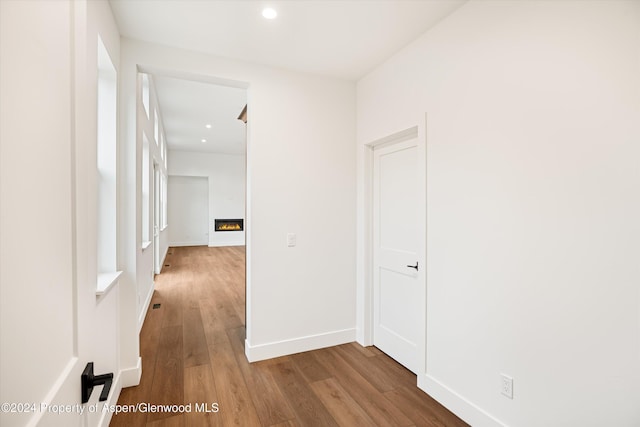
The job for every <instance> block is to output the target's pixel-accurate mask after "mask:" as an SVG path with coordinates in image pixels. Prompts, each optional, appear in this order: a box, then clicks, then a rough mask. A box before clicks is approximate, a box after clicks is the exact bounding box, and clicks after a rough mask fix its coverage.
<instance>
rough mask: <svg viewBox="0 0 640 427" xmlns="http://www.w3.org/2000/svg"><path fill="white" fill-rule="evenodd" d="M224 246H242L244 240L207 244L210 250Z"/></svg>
mask: <svg viewBox="0 0 640 427" xmlns="http://www.w3.org/2000/svg"><path fill="white" fill-rule="evenodd" d="M225 246H244V240H243V241H236V242H209V247H210V248H222V247H225Z"/></svg>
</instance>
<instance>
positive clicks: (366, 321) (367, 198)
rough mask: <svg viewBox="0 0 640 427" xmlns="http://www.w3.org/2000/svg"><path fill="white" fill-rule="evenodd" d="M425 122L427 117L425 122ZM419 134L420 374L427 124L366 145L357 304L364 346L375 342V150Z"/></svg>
mask: <svg viewBox="0 0 640 427" xmlns="http://www.w3.org/2000/svg"><path fill="white" fill-rule="evenodd" d="M424 123H425V124H426V121H425V122H424ZM413 138H416V140H417V154H418V158H419V161H420V163H419V164H421V165H423V167H418V183H417V189H418V190H417V191H418V193H419V194H422V195H424V198H423V201H424V202H423V203H418V218H421V220H419V221H418V230H417V232H418V234H419V236H420V237H419V238H420V242H419V244H418V251H417V259H418V262H419V263H420V265H421V266H424V267H423V268H421V269H420V271H419V277H418V279H419V280H420V281H421V282H422V284H423V286H421V295H420V300H421V301H423V304H421V305H420V307H421V308H422V310H421V312H420V314H419V317H420V319H421V322H420V329H419V337H420V338H419V340H418V352H419V355H418V360H419V366H420V368H419V372H418V378H420V377H421V375H423V374H425V373H426V330H427V328H426V325H427V316H426V314H427V305H426V303H427V287H426V277H427V268H428V265H427V262H426V241H427V238H426V224H427V221H426V218H427V215H426V200H427V197H426V194H427V179H426V178H427V176H426V165H427V150H426V126H425V125H417V126H413V127H410V128H408V129H405V130H402V131H399V132H396V133H393V134H391V135H388V136H385V137H383V138H380V139H377V140H375V141H372V142H369V143H367V144H365V145H364V162H363V163H364V181H363V193H364V194H363V214H364V215H363V227H362V229H361V230H362V237H361V243H362V249H363V251H362V253H361V254H359V258H360V262H361V268H362V269H361V271H360V274H361V275H362V276H361V282H362V283H363V287H362V292H361V294H360V295H359V301H358V304H359V305H360V307H361V311H360V313H359V314H360V319H358V323H359V324H360V325H362V334H359V341H360V343H361V344H363V345H365V346H369V345H373V309H374V302H373V268H374V265H373V209H374V206H373V180H374V176H373V162H374V156H373V151H374V149H376V148H381V147H384V146H389V145H393V144H397V143H400V142H403V141H407V140H409V139H413Z"/></svg>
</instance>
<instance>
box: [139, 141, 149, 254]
mask: <svg viewBox="0 0 640 427" xmlns="http://www.w3.org/2000/svg"><path fill="white" fill-rule="evenodd" d="M141 170H142V179H141V182H142V188H141V194H142V236H141V237H142V248H143V249H146V248H147V247H148V246H149V245H150V244H151V235H150V218H151V216H150V206H151V205H150V204H151V198H150V197H149V188H150V187H149V184H150V159H149V139H148V138H147V135H146V134H144V133H143V134H142V168H141Z"/></svg>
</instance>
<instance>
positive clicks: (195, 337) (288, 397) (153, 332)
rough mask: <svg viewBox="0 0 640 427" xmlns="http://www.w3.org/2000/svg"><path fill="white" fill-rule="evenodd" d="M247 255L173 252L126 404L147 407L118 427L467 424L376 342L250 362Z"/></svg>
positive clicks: (120, 418)
mask: <svg viewBox="0 0 640 427" xmlns="http://www.w3.org/2000/svg"><path fill="white" fill-rule="evenodd" d="M244 256H245V253H244V247H219V248H209V247H179V248H170V249H169V254H168V255H167V259H166V261H165V265H164V267H163V270H162V274H160V275H158V276H156V278H155V283H156V288H155V293H154V295H153V299H152V301H151V307H150V308H149V311H148V313H147V317H146V320H145V323H144V326H143V328H142V332H141V335H140V352H141V356H142V363H143V370H142V379H141V382H140V385H139V386H137V387H132V388H127V389H123V391H122V394H121V395H120V399H119V401H118V404H119V405H134V406H135V405H139V404H143V405H142V408H144V409H146V410H147V411H146V412H142V411H140V410H138V411H137V412H131V413H120V414H118V415H114V417H113V419H112V422H111V424H110V425H111V426H232V425H235V426H322V427H325V426H336V425H338V426H373V425H391V426H439V427H443V426H466V424H465V423H464V422H463V421H461V420H460V419H458V418H457V417H456V416H455V415H453V414H452V413H451V412H449V411H448V410H447V409H445V408H444V407H442V406H441V405H440V404H438V403H437V402H436V401H434V400H433V399H431V398H430V397H428V396H427V395H426V394H424V393H423V392H422V391H420V390H419V389H418V388H417V387H416V385H415V384H416V377H415V375H413V374H412V373H411V372H409V371H407V370H406V369H404V368H403V367H402V366H400V365H398V364H397V363H396V362H394V361H393V360H392V359H390V358H389V357H388V356H386V355H385V354H383V353H381V352H380V351H379V350H377V349H376V348H375V347H368V348H363V347H361V346H360V345H358V344H356V343H351V344H345V345H341V346H337V347H331V348H327V349H322V350H316V351H312V352H306V353H300V354H295V355H292V356H285V357H280V358H277V359H272V360H266V361H262V362H256V363H253V364H249V363H248V362H247V360H246V358H245V355H244V301H245V298H244ZM157 304H159V307H157ZM154 306H156V307H157V308H155V309H154V308H153V307H154ZM145 405H146V406H145ZM151 405H187V406H186V408H190V410H191V412H188V411H189V409H186V410H185V411H184V412H180V411H179V410H178V411H176V410H175V409H180V408H173V409H171V410H169V411H167V412H163V411H154V410H153V409H152V407H151ZM127 408H130V406H127ZM131 408H133V406H132V407H131ZM137 409H140V408H137ZM206 411H209V412H206Z"/></svg>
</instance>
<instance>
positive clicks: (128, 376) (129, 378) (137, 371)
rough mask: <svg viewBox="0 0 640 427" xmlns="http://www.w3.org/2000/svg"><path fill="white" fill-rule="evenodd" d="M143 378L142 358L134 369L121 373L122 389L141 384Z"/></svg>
mask: <svg viewBox="0 0 640 427" xmlns="http://www.w3.org/2000/svg"><path fill="white" fill-rule="evenodd" d="M141 377H142V358H141V357H138V363H136V366H134V367H133V368H128V369H123V370H121V371H120V379H121V381H120V387H121V388H123V387H133V386H136V385H138V384H140V378H141Z"/></svg>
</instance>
